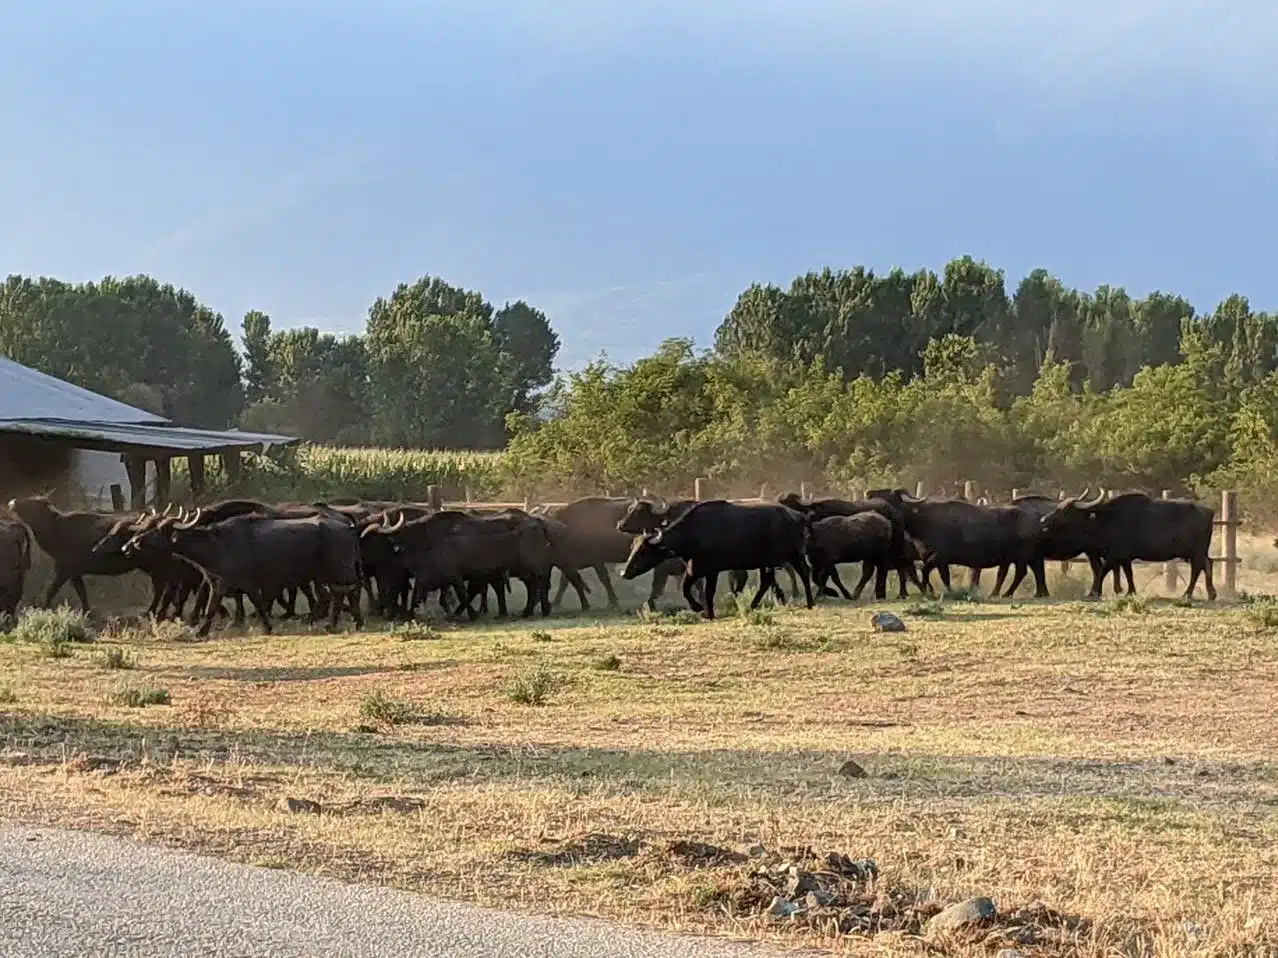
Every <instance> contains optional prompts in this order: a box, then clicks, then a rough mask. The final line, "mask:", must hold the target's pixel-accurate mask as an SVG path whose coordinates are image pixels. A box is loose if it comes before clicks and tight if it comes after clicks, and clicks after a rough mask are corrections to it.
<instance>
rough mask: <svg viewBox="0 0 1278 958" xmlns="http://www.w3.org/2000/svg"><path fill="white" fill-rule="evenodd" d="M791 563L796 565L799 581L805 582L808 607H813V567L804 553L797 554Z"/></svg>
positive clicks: (804, 587) (804, 589)
mask: <svg viewBox="0 0 1278 958" xmlns="http://www.w3.org/2000/svg"><path fill="white" fill-rule="evenodd" d="M790 565H792V566H793V567H794V571H795V572H797V573H798V574H799V581H800V582H802V583H803V596H804V598H805V599H806V600H807V605H808V608H809V609H810V608H812V606H813V602H812V568H811V566H809V565H808V560H807V559H805V558H804V557H803V555H802V554H800V555H798V556H795V557H794V558H793V559H792V560H790Z"/></svg>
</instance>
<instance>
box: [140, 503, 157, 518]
mask: <svg viewBox="0 0 1278 958" xmlns="http://www.w3.org/2000/svg"><path fill="white" fill-rule="evenodd" d="M159 514H160V510H158V509H156V508H155V506H151V507H150V508H148V509H147V510H146V512H145V513H143V515H145V516H146V517H147V518H148V519H154V518H155V517H156V516H158V515H159Z"/></svg>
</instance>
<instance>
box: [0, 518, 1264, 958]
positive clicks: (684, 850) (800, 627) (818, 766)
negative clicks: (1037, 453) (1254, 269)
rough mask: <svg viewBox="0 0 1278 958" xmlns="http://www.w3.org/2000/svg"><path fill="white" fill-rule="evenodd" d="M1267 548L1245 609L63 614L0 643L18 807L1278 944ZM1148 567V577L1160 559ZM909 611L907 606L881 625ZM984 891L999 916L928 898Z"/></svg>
mask: <svg viewBox="0 0 1278 958" xmlns="http://www.w3.org/2000/svg"><path fill="white" fill-rule="evenodd" d="M1272 552H1273V550H1272V547H1271V548H1270V549H1269V550H1267V551H1266V549H1265V548H1264V546H1263V544H1260V543H1258V542H1257V543H1255V544H1254V551H1252V552H1249V553H1248V558H1247V560H1246V564H1245V566H1244V569H1243V572H1242V576H1241V580H1240V585H1241V587H1242V588H1243V589H1244V590H1249V593H1250V594H1249V595H1248V596H1245V598H1244V600H1242V601H1238V600H1233V601H1229V600H1221V601H1220V602H1218V603H1216V604H1215V606H1208V605H1207V604H1205V603H1201V602H1199V603H1195V604H1194V605H1192V606H1186V605H1183V604H1180V603H1177V602H1174V601H1172V600H1170V599H1159V598H1145V597H1142V598H1140V599H1137V600H1134V601H1133V600H1126V599H1124V600H1117V601H1116V600H1113V599H1107V600H1105V601H1102V602H1082V601H1077V600H1074V599H1065V598H1062V599H1057V600H1052V601H1046V602H1036V601H1029V600H1022V601H1015V600H992V601H968V600H967V597H959V598H958V599H954V600H949V601H943V602H929V601H917V600H911V601H908V602H889V603H886V604H871V603H864V602H863V603H861V604H858V605H850V604H848V603H843V602H827V603H825V604H823V605H822V606H820V607H818V608H817V609H816V610H813V611H808V610H804V609H801V608H800V609H781V610H764V611H761V612H759V613H755V614H746V613H737V614H734V613H736V610H735V609H723V607H722V606H721V609H723V611H724V613H725V615H726V617H725V618H723V619H721V620H720V621H718V622H715V623H706V622H701V621H695V620H693V619H692V618H691V617H690V616H688V615H687V614H686V613H685V614H677V615H670V614H667V615H663V616H640V615H637V614H635V613H634V612H627V613H625V614H621V615H602V616H600V615H597V614H592V615H583V614H579V613H574V612H573V611H572V610H574V609H575V602H574V599H573V598H572V597H571V596H570V597H569V598H568V599H566V600H565V604H566V607H567V609H568V610H569V611H568V612H566V613H564V614H560V615H557V616H555V617H553V618H551V619H549V620H540V619H535V620H532V621H528V622H525V621H514V622H505V623H501V622H491V621H486V622H481V623H478V624H476V625H473V626H466V627H452V626H447V625H442V624H436V625H419V626H415V627H407V628H400V629H398V630H392V631H373V630H371V629H370V631H368V632H364V633H358V634H338V635H326V634H324V633H323V632H322V631H318V630H316V631H313V632H312V631H309V630H307V629H305V627H301V631H293V632H291V633H290V634H280V635H276V636H273V637H268V636H264V635H262V634H260V633H259V632H258V631H257V630H256V629H255V628H250V629H248V630H247V631H239V632H215V633H214V635H213V636H212V637H211V638H210V639H207V640H196V639H194V638H192V637H191V636H190V634H189V633H188V632H186V631H185V630H183V629H181V628H178V627H171V626H167V625H161V626H152V625H149V624H145V623H142V624H137V623H132V624H131V623H129V622H109V623H108V625H107V627H106V628H105V630H104V631H102V632H101V633H100V634H98V635H97V636H96V638H95V640H94V641H92V642H69V643H68V642H61V641H59V640H58V639H59V634H58V632H57V630H58V628H61V627H62V626H63V625H65V624H66V623H65V622H62V623H61V624H59V623H58V622H52V623H51V624H50V623H46V626H45V627H44V631H41V630H40V629H34V628H31V629H27V630H25V631H24V630H22V629H19V630H18V634H17V635H11V636H8V637H6V639H7V640H6V641H0V750H2V751H0V808H3V809H5V814H6V817H9V818H11V819H20V820H25V821H36V822H47V823H57V824H62V825H69V826H79V827H87V828H94V829H99V830H104V831H110V832H115V833H120V834H125V835H129V836H133V837H137V838H140V839H143V840H145V841H151V842H158V843H165V844H173V845H180V846H184V847H189V848H194V849H199V850H203V851H207V852H210V853H213V854H217V855H221V856H224V857H227V858H232V859H236V860H239V861H246V862H251V863H256V864H259V865H267V866H272V867H288V868H299V869H302V870H305V871H308V872H313V873H316V874H325V875H332V876H340V877H343V878H349V879H354V880H359V881H368V882H380V883H385V884H389V885H394V886H396V887H401V888H408V889H414V890H418V891H422V892H425V893H429V894H433V895H440V896H445V897H450V898H457V899H466V900H472V901H477V902H481V903H485V904H491V905H497V906H501V907H507V908H515V909H526V910H531V911H538V912H554V913H573V914H594V915H600V916H605V917H610V918H617V919H621V920H624V921H629V922H634V923H640V924H644V925H651V926H657V927H667V928H675V929H680V930H684V931H699V932H705V933H710V934H719V935H733V936H743V937H753V938H765V939H771V940H776V941H782V942H789V943H792V944H796V945H798V944H803V945H812V946H819V947H823V948H828V949H832V950H836V951H846V952H853V953H882V952H884V951H888V952H896V951H902V952H917V951H922V950H932V951H940V952H944V953H953V954H966V953H973V954H976V953H990V954H993V953H994V952H995V951H998V950H1000V949H1014V950H1016V951H1018V952H1019V953H1021V954H1023V955H1031V954H1084V955H1100V954H1126V955H1159V956H1174V955H1186V956H1188V955H1225V954H1244V953H1247V954H1274V953H1278V881H1275V880H1274V876H1275V875H1278V725H1275V723H1274V720H1273V716H1274V712H1275V705H1276V704H1278V606H1275V604H1274V603H1272V602H1271V601H1269V600H1266V599H1261V600H1259V601H1255V596H1257V595H1258V594H1260V593H1263V592H1265V591H1267V590H1266V588H1265V587H1266V586H1267V585H1269V584H1270V583H1271V582H1275V583H1278V576H1275V574H1274V573H1275V571H1278V565H1275V566H1274V567H1273V568H1270V567H1268V566H1267V565H1266V563H1267V562H1269V561H1270V559H1269V556H1270V555H1271V554H1272ZM1138 570H1139V571H1138V575H1137V584H1138V586H1139V587H1140V588H1141V589H1142V591H1143V592H1144V591H1150V590H1151V589H1152V587H1153V586H1156V585H1157V584H1158V582H1157V581H1151V580H1159V581H1160V580H1161V572H1160V570H1158V569H1156V568H1150V567H1138ZM1079 574H1080V570H1077V569H1076V570H1075V572H1074V575H1075V576H1078V575H1079ZM1222 580H1223V577H1222ZM783 581H784V577H783ZM990 582H991V583H992V578H991V579H990ZM1182 582H1183V580H1182ZM987 584H988V583H987ZM645 585H646V583H645ZM893 585H895V583H893ZM1272 591H1274V592H1278V588H1272ZM1054 592H1056V593H1057V594H1058V595H1071V594H1078V593H1080V592H1081V585H1079V580H1077V579H1074V580H1066V581H1062V580H1059V578H1057V579H1055V580H1054ZM97 597H98V593H95V601H96V599H97ZM594 598H596V599H598V600H602V594H601V590H599V589H598V588H596V589H595V592H594ZM668 604H669V605H671V606H674V605H675V604H676V603H675V598H674V596H671V597H670V598H669V599H668ZM880 610H889V611H894V612H896V613H897V614H899V615H900V616H901V618H902V620H903V621H904V622H905V624H906V626H907V630H908V631H906V632H904V633H888V632H881V631H876V630H875V628H874V627H873V625H872V624H871V617H872V615H873V614H874V613H875V612H877V611H880ZM374 628H383V627H380V626H379V627H374ZM292 629H294V630H297V629H298V626H296V625H293V626H292ZM111 650H119V651H118V652H112V651H111ZM113 666H114V667H113ZM165 700H167V704H164V703H165ZM146 701H154V702H156V703H158V704H142V703H144V702H146ZM849 762H852V763H854V764H852V765H849V764H847V763H849ZM832 855H833V857H831V856H832ZM840 856H845V857H840ZM867 860H870V861H867ZM974 896H987V897H988V898H989V899H991V900H992V902H993V903H994V905H995V906H996V909H997V915H996V916H995V917H994V918H992V919H990V918H987V919H986V920H985V921H984V922H982V923H979V924H975V925H972V926H970V927H967V926H962V927H960V928H959V929H958V930H954V931H944V930H938V927H937V922H934V921H930V919H931V918H932V916H933V915H934V914H935V913H936V912H938V911H940V910H942V909H943V908H945V907H947V906H950V905H952V904H954V903H958V902H962V901H964V900H966V899H969V898H972V897H974Z"/></svg>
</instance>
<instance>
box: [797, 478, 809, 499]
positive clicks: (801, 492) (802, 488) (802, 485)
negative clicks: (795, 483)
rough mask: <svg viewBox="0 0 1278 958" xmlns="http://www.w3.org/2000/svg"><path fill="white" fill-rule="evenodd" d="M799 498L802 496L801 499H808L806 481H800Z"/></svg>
mask: <svg viewBox="0 0 1278 958" xmlns="http://www.w3.org/2000/svg"><path fill="white" fill-rule="evenodd" d="M799 498H800V499H802V500H804V501H805V502H806V501H807V498H808V484H807V483H806V482H800V483H799Z"/></svg>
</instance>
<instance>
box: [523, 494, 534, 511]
mask: <svg viewBox="0 0 1278 958" xmlns="http://www.w3.org/2000/svg"><path fill="white" fill-rule="evenodd" d="M531 508H532V495H531V494H530V493H527V492H525V493H524V512H527V511H528V510H529V509H531Z"/></svg>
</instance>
